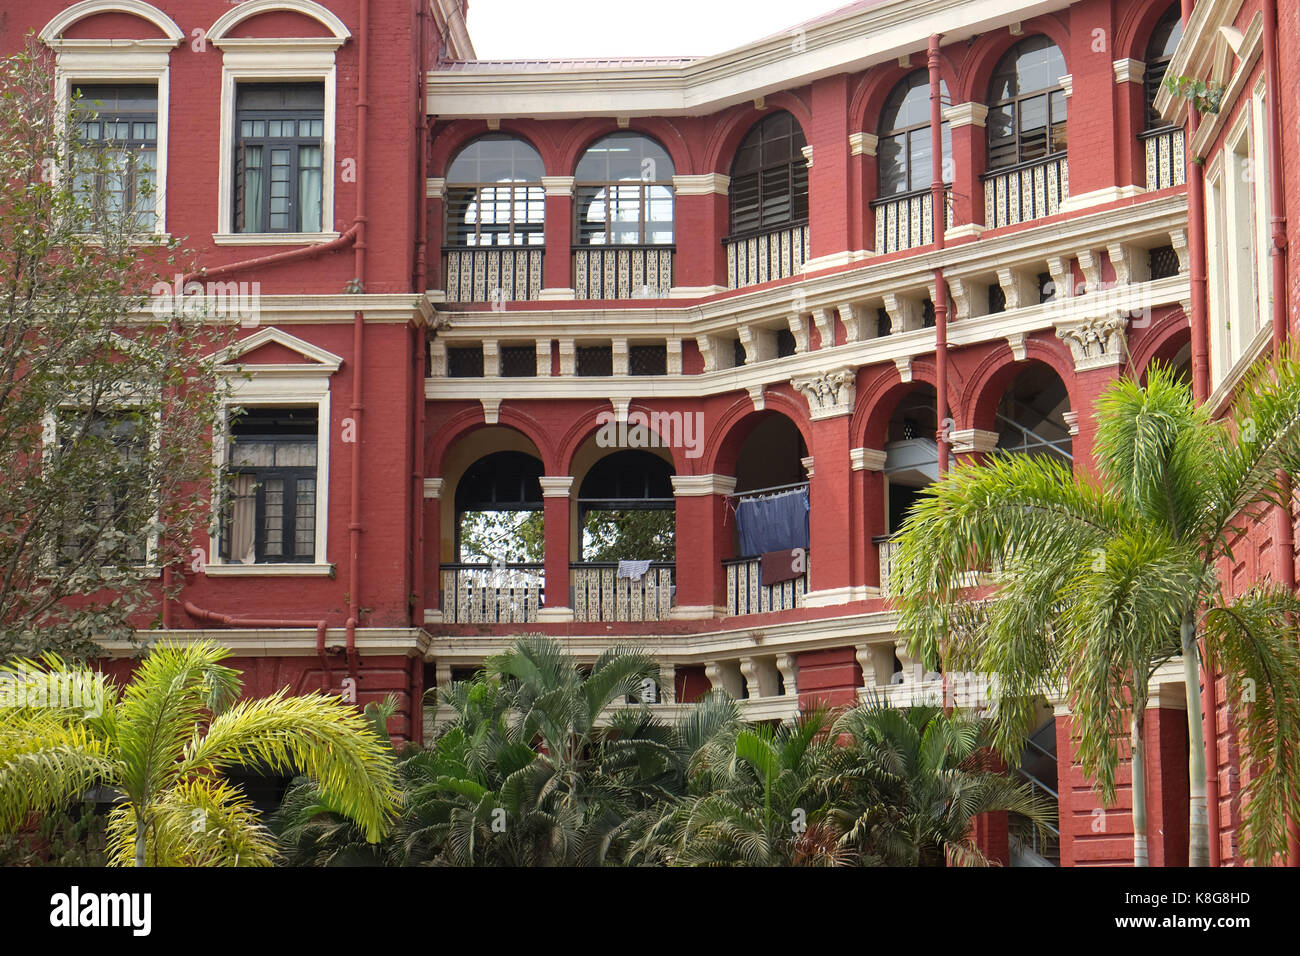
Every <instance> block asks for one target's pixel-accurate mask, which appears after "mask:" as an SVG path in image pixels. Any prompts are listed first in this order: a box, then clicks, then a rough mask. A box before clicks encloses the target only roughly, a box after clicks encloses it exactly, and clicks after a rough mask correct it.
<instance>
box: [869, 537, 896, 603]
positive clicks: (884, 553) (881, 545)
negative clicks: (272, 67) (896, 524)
mask: <svg viewBox="0 0 1300 956" xmlns="http://www.w3.org/2000/svg"><path fill="white" fill-rule="evenodd" d="M872 540H873V541H874V542H875V544H876V548H877V549H878V550H879V553H880V596H881V597H882V598H891V597H894V595H895V593H896V591H895V587H894V585H893V580H892V579H893V577H894V558H895V557H896V556H897V554H898V541H897V540H896V539H894V538H890V537H880V538H873V539H872Z"/></svg>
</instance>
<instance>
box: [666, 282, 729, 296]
mask: <svg viewBox="0 0 1300 956" xmlns="http://www.w3.org/2000/svg"><path fill="white" fill-rule="evenodd" d="M726 291H727V287H726V286H725V285H675V286H673V287H672V288H670V289H669V290H668V298H670V299H706V298H708V297H709V296H711V295H717V294H718V293H719V292H726Z"/></svg>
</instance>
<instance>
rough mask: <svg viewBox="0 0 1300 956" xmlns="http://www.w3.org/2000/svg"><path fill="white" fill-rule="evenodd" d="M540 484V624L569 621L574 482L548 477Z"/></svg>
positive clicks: (568, 477) (565, 478)
mask: <svg viewBox="0 0 1300 956" xmlns="http://www.w3.org/2000/svg"><path fill="white" fill-rule="evenodd" d="M539 481H540V482H541V484H542V508H543V518H542V520H543V534H544V536H545V540H546V559H545V561H546V595H545V598H544V600H543V601H542V611H541V612H540V614H539V615H538V618H539V620H550V621H564V620H572V618H573V608H572V607H571V606H570V605H569V523H570V522H569V513H570V510H571V509H570V501H569V493H570V490H571V489H572V488H573V478H572V477H570V476H568V475H562V476H561V475H556V476H552V475H547V476H546V477H544V478H541V479H539Z"/></svg>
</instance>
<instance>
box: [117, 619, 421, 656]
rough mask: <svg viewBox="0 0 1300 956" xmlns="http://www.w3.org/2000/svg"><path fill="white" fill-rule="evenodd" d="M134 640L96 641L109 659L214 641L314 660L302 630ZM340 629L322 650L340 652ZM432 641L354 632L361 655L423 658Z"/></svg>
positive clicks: (310, 637)
mask: <svg viewBox="0 0 1300 956" xmlns="http://www.w3.org/2000/svg"><path fill="white" fill-rule="evenodd" d="M134 637H135V638H136V639H135V640H133V641H132V640H127V641H100V642H99V646H100V647H102V648H103V649H104V651H105V652H106V654H107V655H108V656H109V657H114V658H124V657H136V656H138V655H139V653H140V644H139V641H140V640H142V639H143V640H146V641H149V642H151V643H153V642H156V641H160V640H163V639H170V640H174V641H178V642H180V643H182V644H189V643H192V642H194V641H204V640H206V641H215V642H216V643H218V644H220V645H221V646H222V647H225V648H229V649H230V651H231V656H232V657H315V656H316V631H315V629H314V628H306V627H274V628H252V627H247V628H245V627H240V628H218V627H208V628H195V629H193V630H177V629H173V630H146V629H140V630H137V631H136V632H135V634H134ZM346 639H347V638H346V631H345V630H344V629H343V628H342V627H331V628H328V629H327V630H326V637H325V646H326V647H329V648H338V649H340V650H342V648H343V647H344V643H345V641H346ZM432 644H433V641H432V638H431V637H430V636H429V635H428V634H427V633H426V632H425V631H424V630H423V629H421V628H418V627H359V628H357V629H356V648H357V650H358V651H360V652H361V653H362V654H363V655H366V656H377V655H398V656H402V657H427V656H428V654H429V651H430V648H431V647H432Z"/></svg>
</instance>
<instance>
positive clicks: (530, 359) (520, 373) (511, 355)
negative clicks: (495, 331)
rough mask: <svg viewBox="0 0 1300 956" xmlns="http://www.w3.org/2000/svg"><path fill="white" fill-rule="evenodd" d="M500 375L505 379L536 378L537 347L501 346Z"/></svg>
mask: <svg viewBox="0 0 1300 956" xmlns="http://www.w3.org/2000/svg"><path fill="white" fill-rule="evenodd" d="M501 374H502V375H503V376H505V377H506V378H535V377H536V376H537V346H536V345H504V346H502V347H501Z"/></svg>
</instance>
